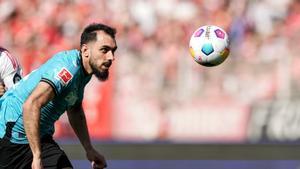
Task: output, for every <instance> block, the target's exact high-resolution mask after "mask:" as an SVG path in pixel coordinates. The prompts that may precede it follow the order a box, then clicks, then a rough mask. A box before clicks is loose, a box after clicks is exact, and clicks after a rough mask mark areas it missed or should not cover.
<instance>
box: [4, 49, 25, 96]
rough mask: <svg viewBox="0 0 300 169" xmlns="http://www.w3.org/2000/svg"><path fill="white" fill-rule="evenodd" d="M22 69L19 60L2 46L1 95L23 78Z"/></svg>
mask: <svg viewBox="0 0 300 169" xmlns="http://www.w3.org/2000/svg"><path fill="white" fill-rule="evenodd" d="M21 75H22V69H21V66H20V64H19V62H18V60H17V59H16V58H15V57H14V56H13V55H11V54H10V53H9V52H8V50H7V49H5V48H2V47H1V46H0V97H1V96H2V95H3V94H4V93H5V91H6V90H7V89H9V88H11V87H12V86H13V85H14V84H15V83H16V82H18V81H19V80H20V79H21Z"/></svg>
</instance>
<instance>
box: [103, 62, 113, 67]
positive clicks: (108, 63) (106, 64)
mask: <svg viewBox="0 0 300 169" xmlns="http://www.w3.org/2000/svg"><path fill="white" fill-rule="evenodd" d="M103 65H104V66H105V67H106V68H109V67H110V66H111V61H107V62H104V63H103Z"/></svg>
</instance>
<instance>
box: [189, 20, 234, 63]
mask: <svg viewBox="0 0 300 169" xmlns="http://www.w3.org/2000/svg"><path fill="white" fill-rule="evenodd" d="M190 54H191V55H192V57H193V58H194V60H195V61H196V62H197V63H199V64H200V65H203V66H208V67H211V66H217V65H219V64H221V63H223V62H224V60H225V59H226V58H227V56H228V55H229V39H228V35H227V33H226V32H225V31H224V30H223V29H222V28H220V27H218V26H214V25H206V26H202V27H200V28H198V29H197V30H196V31H195V32H194V33H193V35H192V36H191V38H190Z"/></svg>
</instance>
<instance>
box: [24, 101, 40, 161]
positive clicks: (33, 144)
mask: <svg viewBox="0 0 300 169" xmlns="http://www.w3.org/2000/svg"><path fill="white" fill-rule="evenodd" d="M23 119H24V128H25V132H26V136H27V139H28V142H29V145H30V148H31V151H32V154H33V157H34V158H40V157H41V143H40V135H39V132H40V108H38V106H35V105H34V104H32V103H26V102H25V104H24V106H23Z"/></svg>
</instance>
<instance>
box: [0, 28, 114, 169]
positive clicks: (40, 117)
mask: <svg viewBox="0 0 300 169" xmlns="http://www.w3.org/2000/svg"><path fill="white" fill-rule="evenodd" d="M115 34H116V30H115V29H114V28H112V27H110V26H107V25H104V24H100V23H94V24H91V25H88V26H87V27H86V28H85V29H84V30H83V32H82V34H81V42H80V50H69V51H62V52H60V53H57V54H56V55H54V56H53V57H52V58H50V59H49V60H48V61H47V62H46V63H44V64H43V65H41V66H40V67H39V68H38V69H37V70H35V71H32V72H31V73H30V74H29V75H27V76H25V77H24V78H23V79H22V80H21V81H20V82H19V83H17V84H16V85H15V86H14V88H12V89H11V90H8V91H7V92H6V93H5V94H4V95H3V97H2V98H1V99H0V105H1V109H0V138H1V144H0V168H8V169H13V168H18V169H20V168H33V169H41V168H72V165H71V163H70V161H69V159H68V157H67V156H66V154H65V152H64V151H63V150H61V149H60V148H59V146H58V145H57V144H56V142H55V141H54V140H53V138H52V135H53V133H54V122H55V121H56V120H58V118H59V117H60V116H61V115H62V114H63V113H64V112H65V111H67V115H68V119H69V122H70V124H71V126H72V128H73V130H74V132H75V133H76V135H77V137H78V138H79V140H80V142H81V144H82V145H83V148H84V150H85V151H86V156H87V159H88V160H89V161H91V163H92V166H93V168H99V169H102V168H105V167H106V161H105V158H104V156H103V155H101V154H100V153H99V152H97V151H96V150H95V149H94V148H93V146H92V144H91V141H90V137H89V133H88V129H87V124H86V118H85V114H84V111H83V108H82V99H83V92H84V87H85V85H86V84H87V83H88V82H89V81H90V79H91V77H92V75H95V76H96V77H97V78H98V79H99V80H101V81H104V80H106V79H107V78H108V76H109V67H110V66H111V64H112V62H113V61H114V59H115V56H114V52H115V51H116V49H117V45H116V40H115Z"/></svg>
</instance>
